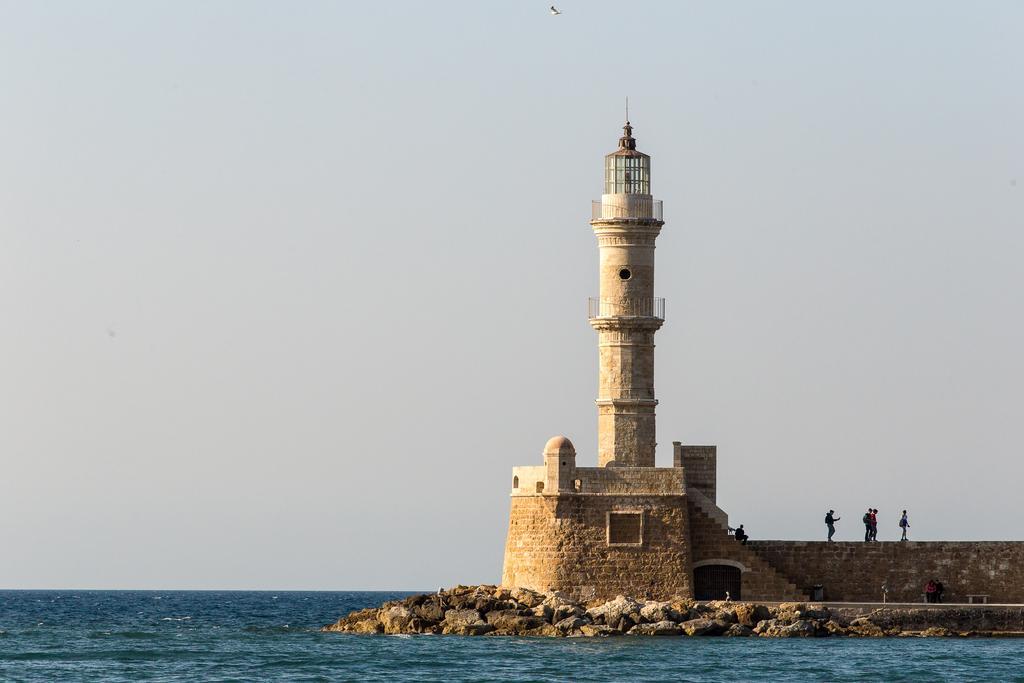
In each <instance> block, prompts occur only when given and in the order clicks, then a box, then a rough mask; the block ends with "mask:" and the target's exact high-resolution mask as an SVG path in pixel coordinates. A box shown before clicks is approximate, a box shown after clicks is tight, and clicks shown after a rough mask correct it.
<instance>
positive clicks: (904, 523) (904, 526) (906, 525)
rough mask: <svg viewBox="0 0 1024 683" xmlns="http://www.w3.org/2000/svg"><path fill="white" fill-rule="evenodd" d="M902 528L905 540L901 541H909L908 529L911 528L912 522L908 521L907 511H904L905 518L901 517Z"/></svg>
mask: <svg viewBox="0 0 1024 683" xmlns="http://www.w3.org/2000/svg"><path fill="white" fill-rule="evenodd" d="M900 528H901V529H903V538H901V539H900V540H901V541H905V540H907V529H909V528H910V521H909V520H908V519H907V511H906V510H904V511H903V516H902V517H900Z"/></svg>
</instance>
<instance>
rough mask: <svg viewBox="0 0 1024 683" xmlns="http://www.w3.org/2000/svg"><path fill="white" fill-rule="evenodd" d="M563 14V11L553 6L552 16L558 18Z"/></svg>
mask: <svg viewBox="0 0 1024 683" xmlns="http://www.w3.org/2000/svg"><path fill="white" fill-rule="evenodd" d="M561 13H562V11H561V10H560V9H558V8H557V7H555V6H554V5H552V6H551V16H553V17H557V16H558V15H559V14H561Z"/></svg>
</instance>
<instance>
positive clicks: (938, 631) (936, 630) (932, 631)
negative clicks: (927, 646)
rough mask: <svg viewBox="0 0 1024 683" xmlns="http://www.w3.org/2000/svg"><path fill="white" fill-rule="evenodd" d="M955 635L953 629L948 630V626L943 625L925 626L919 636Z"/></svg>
mask: <svg viewBox="0 0 1024 683" xmlns="http://www.w3.org/2000/svg"><path fill="white" fill-rule="evenodd" d="M955 635H957V634H956V633H954V632H953V631H950V630H949V629H948V628H946V627H944V626H932V627H931V628H926V629H925V630H923V631H921V636H922V637H924V638H930V637H940V638H948V637H949V636H955Z"/></svg>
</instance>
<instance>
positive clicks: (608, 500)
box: [501, 437, 801, 600]
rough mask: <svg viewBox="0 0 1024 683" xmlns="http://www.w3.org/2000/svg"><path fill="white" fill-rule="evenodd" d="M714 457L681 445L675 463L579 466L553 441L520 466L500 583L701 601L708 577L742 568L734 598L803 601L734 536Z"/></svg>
mask: <svg viewBox="0 0 1024 683" xmlns="http://www.w3.org/2000/svg"><path fill="white" fill-rule="evenodd" d="M715 458H716V452H715V448H714V447H713V446H683V445H681V444H676V457H675V463H674V466H673V467H576V453H575V451H574V449H573V447H572V444H571V443H570V442H569V440H568V439H566V438H564V437H556V438H554V439H551V441H549V442H548V445H547V446H546V447H545V451H544V465H540V466H535V467H516V468H514V469H513V480H512V485H513V488H512V496H511V499H512V506H511V514H510V517H509V527H508V538H507V541H506V544H505V562H504V568H503V571H502V581H501V582H502V585H504V586H508V587H525V588H531V589H533V590H538V591H544V592H550V591H556V590H557V591H562V592H564V593H566V594H568V595H570V596H572V597H573V598H575V599H580V600H601V599H609V598H613V597H615V596H616V595H630V596H635V597H644V598H648V599H661V600H666V599H669V598H673V597H690V598H692V597H697V598H704V597H707V594H708V590H710V589H716V590H717V589H721V587H720V586H717V584H716V586H708V585H701V583H704V584H707V583H708V581H709V580H710V581H712V582H715V581H718V580H719V579H722V580H725V581H729V580H730V576H729V575H728V574H729V572H730V571H731V570H733V569H735V570H736V571H735V574H734V576H732V577H731V580H733V581H734V583H735V585H734V586H729V587H730V588H731V590H730V595H731V597H733V598H734V599H740V598H742V599H746V600H769V599H770V600H780V599H781V600H785V599H794V600H795V599H800V598H801V592H800V591H799V590H797V588H796V586H793V585H792V584H790V583H789V582H788V581H786V579H785V578H784V577H783V576H781V575H780V574H778V573H777V572H776V571H775V570H774V569H773V568H772V567H771V566H769V565H768V564H767V563H766V562H764V561H763V560H761V559H760V558H758V557H757V556H756V555H755V553H754V552H753V551H752V550H751V549H750V548H748V547H747V546H744V545H741V544H740V543H738V542H736V541H735V540H734V539H732V538H730V537H729V534H728V518H727V517H726V516H725V512H723V511H722V510H721V509H720V508H718V506H717V505H716V504H715V502H714V497H715ZM706 568H712V569H713V571H712V569H706ZM719 568H724V569H719ZM712 573H713V574H714V575H713V576H712V575H711V574H712ZM723 597H724V595H723Z"/></svg>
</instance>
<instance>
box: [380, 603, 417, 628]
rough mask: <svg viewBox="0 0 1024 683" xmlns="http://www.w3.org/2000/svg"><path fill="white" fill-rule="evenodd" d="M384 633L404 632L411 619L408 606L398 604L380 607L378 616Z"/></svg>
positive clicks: (411, 614)
mask: <svg viewBox="0 0 1024 683" xmlns="http://www.w3.org/2000/svg"><path fill="white" fill-rule="evenodd" d="M378 619H379V621H380V624H381V626H383V627H384V633H406V632H407V631H408V627H409V622H410V621H412V619H413V612H412V610H410V609H409V608H408V607H405V606H402V605H398V606H395V607H389V608H388V609H382V610H381V611H380V616H379V617H378Z"/></svg>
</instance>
